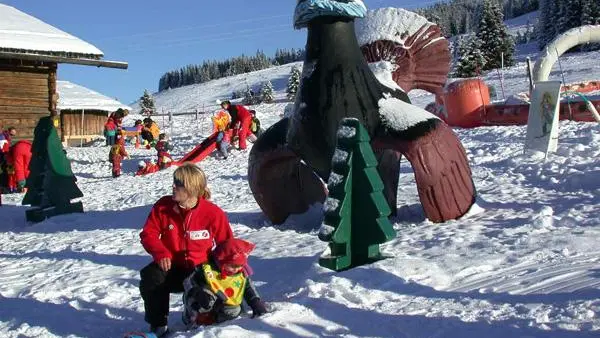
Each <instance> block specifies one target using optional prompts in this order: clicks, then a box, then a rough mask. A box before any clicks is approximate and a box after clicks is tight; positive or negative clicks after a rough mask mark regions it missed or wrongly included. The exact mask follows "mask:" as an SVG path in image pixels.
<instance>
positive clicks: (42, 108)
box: [0, 59, 58, 139]
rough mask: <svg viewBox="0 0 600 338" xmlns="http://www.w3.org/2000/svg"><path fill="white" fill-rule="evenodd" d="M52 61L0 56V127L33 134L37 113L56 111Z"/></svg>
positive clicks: (18, 135) (46, 113)
mask: <svg viewBox="0 0 600 338" xmlns="http://www.w3.org/2000/svg"><path fill="white" fill-rule="evenodd" d="M57 101H58V95H57V93H56V63H40V62H33V61H23V60H6V59H0V128H6V127H10V126H13V127H15V128H17V133H18V134H17V137H18V138H20V139H22V138H28V139H32V138H33V130H34V128H35V126H36V124H37V122H38V120H39V119H40V118H41V117H44V116H48V115H50V114H51V112H56V103H57Z"/></svg>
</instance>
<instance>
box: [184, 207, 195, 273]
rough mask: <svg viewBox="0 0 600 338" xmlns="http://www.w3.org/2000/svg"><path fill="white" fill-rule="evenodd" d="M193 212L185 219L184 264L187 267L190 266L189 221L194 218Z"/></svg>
mask: <svg viewBox="0 0 600 338" xmlns="http://www.w3.org/2000/svg"><path fill="white" fill-rule="evenodd" d="M192 212H193V209H190V211H189V212H188V213H187V215H186V216H185V217H184V218H183V252H184V253H183V260H184V264H185V265H187V264H188V253H189V250H188V240H189V236H190V233H189V220H190V218H191V216H192Z"/></svg>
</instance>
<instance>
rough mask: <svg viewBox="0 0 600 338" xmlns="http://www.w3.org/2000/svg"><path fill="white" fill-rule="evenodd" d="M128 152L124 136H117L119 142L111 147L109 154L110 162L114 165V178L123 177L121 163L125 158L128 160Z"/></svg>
mask: <svg viewBox="0 0 600 338" xmlns="http://www.w3.org/2000/svg"><path fill="white" fill-rule="evenodd" d="M128 157H129V154H127V150H125V137H123V136H122V135H118V136H117V142H116V143H115V144H114V145H113V146H112V147H110V153H109V154H108V160H109V161H110V163H111V164H112V176H113V177H115V178H116V177H119V176H121V161H122V160H123V158H128Z"/></svg>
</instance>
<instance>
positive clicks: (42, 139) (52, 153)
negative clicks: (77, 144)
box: [22, 116, 83, 222]
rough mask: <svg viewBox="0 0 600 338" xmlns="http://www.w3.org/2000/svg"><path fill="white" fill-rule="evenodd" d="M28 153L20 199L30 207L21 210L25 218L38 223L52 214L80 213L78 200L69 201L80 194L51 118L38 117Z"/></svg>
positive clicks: (80, 205) (81, 209)
mask: <svg viewBox="0 0 600 338" xmlns="http://www.w3.org/2000/svg"><path fill="white" fill-rule="evenodd" d="M31 152H32V154H31V155H32V156H31V162H30V163H29V171H30V173H29V177H28V178H27V184H26V188H27V193H26V194H25V197H24V198H23V202H22V204H23V205H31V206H32V207H33V208H31V209H29V210H27V211H26V212H25V215H26V218H27V220H28V221H30V222H41V221H43V220H44V219H46V218H48V217H52V216H54V215H60V214H68V213H73V212H83V204H82V203H81V202H77V203H71V200H72V199H74V198H79V197H83V193H82V192H81V190H79V188H78V187H77V184H76V183H75V182H76V181H77V178H76V177H75V175H73V171H71V162H70V161H69V159H68V158H67V155H66V154H65V152H64V150H63V147H62V144H61V142H60V138H59V137H58V133H57V132H56V129H55V128H54V118H53V117H51V116H48V117H43V118H41V119H40V120H39V122H38V124H37V126H36V127H35V130H34V138H33V144H32V146H31Z"/></svg>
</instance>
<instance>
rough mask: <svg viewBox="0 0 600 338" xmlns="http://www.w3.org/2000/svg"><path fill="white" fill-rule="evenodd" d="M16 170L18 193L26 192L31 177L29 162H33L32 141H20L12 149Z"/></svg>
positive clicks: (15, 179)
mask: <svg viewBox="0 0 600 338" xmlns="http://www.w3.org/2000/svg"><path fill="white" fill-rule="evenodd" d="M10 155H11V158H12V163H13V168H14V181H15V183H16V189H17V191H18V192H23V191H24V190H25V183H26V182H27V177H29V162H30V161H31V141H27V140H23V141H18V142H17V143H15V144H14V145H13V146H12V147H11V148H10Z"/></svg>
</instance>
